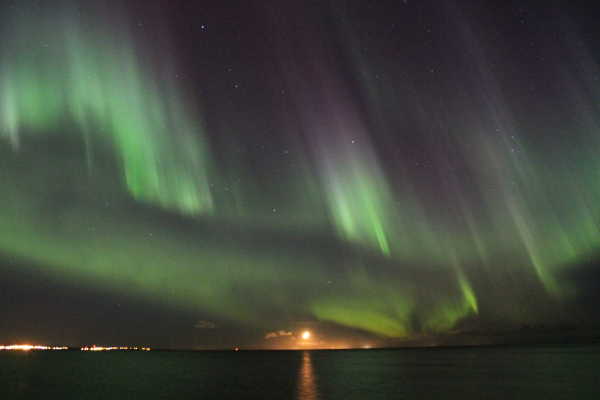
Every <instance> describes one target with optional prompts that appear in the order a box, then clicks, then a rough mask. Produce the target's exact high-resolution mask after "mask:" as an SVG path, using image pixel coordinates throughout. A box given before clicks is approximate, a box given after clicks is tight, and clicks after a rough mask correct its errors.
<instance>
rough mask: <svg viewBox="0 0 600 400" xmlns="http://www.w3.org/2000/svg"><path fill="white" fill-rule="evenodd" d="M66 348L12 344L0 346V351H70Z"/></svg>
mask: <svg viewBox="0 0 600 400" xmlns="http://www.w3.org/2000/svg"><path fill="white" fill-rule="evenodd" d="M68 349H69V348H68V347H66V346H42V345H34V344H10V345H7V346H4V345H0V350H6V351H31V350H68Z"/></svg>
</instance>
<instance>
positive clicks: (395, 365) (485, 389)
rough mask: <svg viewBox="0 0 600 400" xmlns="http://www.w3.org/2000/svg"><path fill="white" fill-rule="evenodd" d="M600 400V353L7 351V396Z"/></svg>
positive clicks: (2, 372)
mask: <svg viewBox="0 0 600 400" xmlns="http://www.w3.org/2000/svg"><path fill="white" fill-rule="evenodd" d="M50 398H57V399H228V398H229V399H238V398H239V399H245V398H252V399H311V400H313V399H315V400H316V399H360V400H366V399H462V400H465V399H529V400H531V399H600V347H598V346H590V347H581V346H578V347H503V348H501V347H496V348H457V349H410V350H356V351H304V352H302V351H298V352H294V351H252V352H251V351H248V352H244V351H241V352H160V351H156V352H117V353H93V354H92V353H89V352H86V353H82V352H30V353H20V352H17V353H13V352H3V353H0V399H50Z"/></svg>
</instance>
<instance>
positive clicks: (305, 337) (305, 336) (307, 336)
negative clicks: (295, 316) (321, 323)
mask: <svg viewBox="0 0 600 400" xmlns="http://www.w3.org/2000/svg"><path fill="white" fill-rule="evenodd" d="M310 337H311V333H310V331H304V332H302V340H308V339H310Z"/></svg>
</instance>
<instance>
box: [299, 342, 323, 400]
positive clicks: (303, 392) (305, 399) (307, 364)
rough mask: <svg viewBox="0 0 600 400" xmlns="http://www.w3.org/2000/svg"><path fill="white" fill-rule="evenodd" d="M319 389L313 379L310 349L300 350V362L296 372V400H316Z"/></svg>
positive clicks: (313, 372)
mask: <svg viewBox="0 0 600 400" xmlns="http://www.w3.org/2000/svg"><path fill="white" fill-rule="evenodd" d="M318 399H319V390H318V388H317V381H316V379H315V371H314V370H313V365H312V359H311V353H310V351H304V352H302V362H301V363H300V370H299V372H298V400H318Z"/></svg>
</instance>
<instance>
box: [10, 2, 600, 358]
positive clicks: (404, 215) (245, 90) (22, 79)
mask: <svg viewBox="0 0 600 400" xmlns="http://www.w3.org/2000/svg"><path fill="white" fill-rule="evenodd" d="M588 3H589V2H588ZM599 18H600V8H594V7H591V8H590V6H589V5H587V7H586V2H577V1H564V2H558V1H525V2H524V1H468V0H464V1H458V0H456V1H449V0H448V1H446V0H422V1H417V0H394V1H388V0H374V1H368V0H356V1H350V0H346V1H342V0H339V1H338V0H331V1H325V0H320V1H285V0H279V1H276V0H273V1H271V0H266V1H258V0H257V1H239V2H238V1H223V0H215V1H212V0H210V1H209V0H206V1H184V0H181V1H174V0H164V1H122V2H117V1H93V2H92V1H62V0H61V1H34V0H14V1H3V2H1V3H0V38H1V40H0V344H4V343H13V342H24V341H29V342H40V343H53V344H60V345H63V344H64V345H79V344H92V343H96V344H145V345H146V344H147V345H152V346H157V347H173V348H181V347H194V348H212V347H227V346H234V345H246V346H257V347H286V346H288V347H289V346H293V345H294V344H295V343H296V341H298V340H300V339H299V333H300V332H302V331H303V330H306V329H308V330H311V331H312V332H313V333H314V334H313V339H311V340H312V342H311V345H312V346H316V347H319V346H361V345H364V344H365V343H369V344H373V345H386V344H389V343H402V341H416V342H419V341H420V342H422V343H429V344H431V343H435V342H436V340H441V339H439V338H442V337H445V336H448V335H462V334H469V333H470V332H503V331H507V330H511V329H522V328H523V327H547V329H554V327H559V326H564V325H569V326H594V325H595V324H597V323H599V322H600V316H599V313H598V312H597V311H594V309H595V305H597V304H600V298H599V296H598V294H597V293H598V292H599V291H600V283H599V282H600V262H599V260H600V257H599V255H600V65H599V62H600V27H599V25H598V23H597V21H598V19H599Z"/></svg>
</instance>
